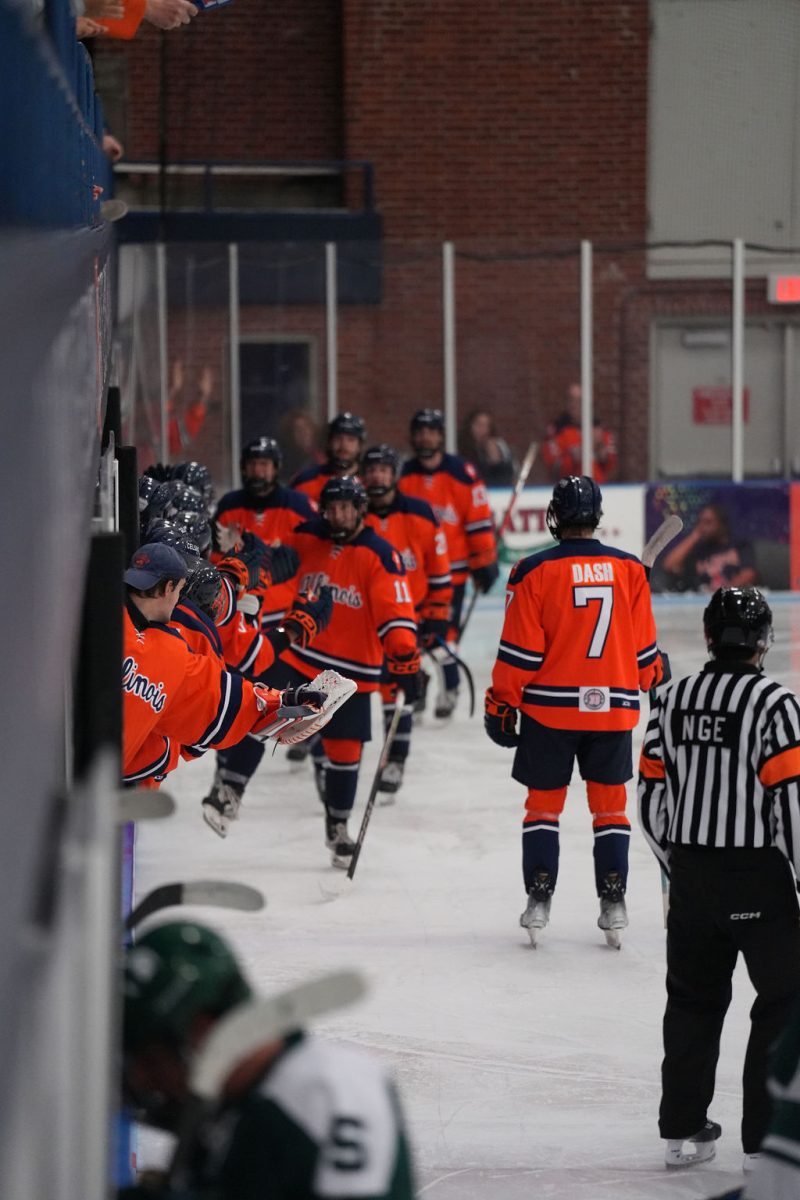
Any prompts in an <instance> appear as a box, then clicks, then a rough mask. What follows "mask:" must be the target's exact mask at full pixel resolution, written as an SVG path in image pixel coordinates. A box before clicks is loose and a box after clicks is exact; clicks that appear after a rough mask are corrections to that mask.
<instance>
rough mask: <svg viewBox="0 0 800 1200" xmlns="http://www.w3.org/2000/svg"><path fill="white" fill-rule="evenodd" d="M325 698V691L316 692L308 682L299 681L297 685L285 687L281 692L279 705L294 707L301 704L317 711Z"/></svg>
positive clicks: (326, 695) (326, 696)
mask: <svg viewBox="0 0 800 1200" xmlns="http://www.w3.org/2000/svg"><path fill="white" fill-rule="evenodd" d="M327 699H328V693H327V692H318V691H317V690H316V689H315V688H314V687H312V685H311V684H310V683H301V684H300V686H299V687H290V688H286V691H285V692H283V693H282V694H281V707H282V708H295V707H296V706H297V705H300V704H302V705H304V706H306V707H307V708H313V709H316V711H317V712H319V710H320V709H321V708H322V706H323V704H324V703H325V701H326V700H327Z"/></svg>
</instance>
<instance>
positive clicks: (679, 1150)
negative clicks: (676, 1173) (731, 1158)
mask: <svg viewBox="0 0 800 1200" xmlns="http://www.w3.org/2000/svg"><path fill="white" fill-rule="evenodd" d="M721 1133H722V1128H721V1126H719V1125H718V1124H717V1122H716V1121H706V1123H705V1125H704V1126H703V1128H702V1129H700V1130H698V1132H697V1133H693V1134H692V1135H691V1137H685V1138H670V1139H669V1140H668V1141H667V1151H666V1154H665V1157H664V1162H665V1164H666V1166H668V1167H693V1166H695V1164H696V1163H704V1162H711V1160H712V1158H714V1156H715V1155H716V1153H717V1148H716V1146H715V1145H714V1143H715V1142H716V1140H717V1138H718V1137H719V1135H720V1134H721Z"/></svg>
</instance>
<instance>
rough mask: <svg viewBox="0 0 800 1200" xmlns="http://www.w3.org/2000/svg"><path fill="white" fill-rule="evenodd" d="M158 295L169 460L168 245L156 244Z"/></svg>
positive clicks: (165, 458) (164, 455)
mask: <svg viewBox="0 0 800 1200" xmlns="http://www.w3.org/2000/svg"><path fill="white" fill-rule="evenodd" d="M156 295H157V301H158V381H159V389H158V390H159V403H160V406H161V414H160V415H161V421H160V431H161V432H160V437H161V461H162V462H163V463H167V462H169V415H168V413H167V407H168V404H169V353H168V351H169V347H168V343H167V247H166V246H165V245H164V243H163V242H158V244H157V245H156Z"/></svg>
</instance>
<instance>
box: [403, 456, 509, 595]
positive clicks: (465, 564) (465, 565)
mask: <svg viewBox="0 0 800 1200" xmlns="http://www.w3.org/2000/svg"><path fill="white" fill-rule="evenodd" d="M397 486H398V488H399V489H400V491H401V492H403V493H404V495H406V496H416V498H417V499H418V500H425V501H427V503H428V504H430V506H431V508H432V509H433V511H434V512H435V513H436V516H437V517H438V518H439V523H440V524H441V526H442V529H443V530H444V532H445V536H446V538H447V552H448V555H449V558H450V570H451V572H452V576H453V586H456V585H458V584H462V583H464V581H465V580H466V578H467V575H468V574H469V572H470V571H474V570H476V568H478V567H485V566H487V565H488V564H489V563H493V562H495V561H496V559H497V543H496V541H495V536H494V518H493V517H492V510H491V508H490V507H489V500H488V498H487V495H486V487H485V485H484V483H483V480H482V479H481V477H480V475H479V474H478V472H477V471H476V470H475V468H474V467H473V465H472V463H469V462H466V461H465V460H464V459H463V458H459V456H458V455H457V454H445V455H444V457H443V458H442V461H441V463H440V464H439V466H438V467H435V468H433V469H431V468H430V467H426V466H425V464H424V463H423V462H420V460H419V459H417V458H412V459H410V460H409V461H408V462H407V463H406V464H405V466H404V467H403V473H402V475H401V476H400V479H399V480H398V484H397Z"/></svg>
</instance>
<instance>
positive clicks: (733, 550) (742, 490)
mask: <svg viewBox="0 0 800 1200" xmlns="http://www.w3.org/2000/svg"><path fill="white" fill-rule="evenodd" d="M791 486H792V490H794V485H791ZM789 489H790V485H789V484H786V483H741V484H734V483H722V482H720V483H713V482H709V481H707V480H698V481H695V482H692V481H682V482H680V483H661V484H653V485H651V486H649V487H648V488H647V497H646V505H645V524H646V536H647V537H649V536H650V535H651V534H652V533H653V532H654V530H655V529H657V528H658V526H659V525H660V523H661V522H662V521H663V519H664V517H665V516H666V515H667V514H668V513H672V512H674V513H677V514H678V516H680V517H681V518H682V519H683V525H684V528H683V532H682V533H681V534H680V536H679V537H678V538H676V539H675V541H674V542H673V543H672V544H671V545H670V546H667V547H666V548H665V550H664V551H663V553H662V554H661V557H660V558H659V560H658V561H657V562H656V564H655V566H654V567H653V573H652V577H651V580H650V583H651V586H652V588H653V591H663V592H713V591H715V589H716V588H718V587H747V586H749V585H753V584H755V585H757V586H758V587H762V588H765V589H768V590H774V591H786V590H787V589H789V588H790V587H794V588H796V587H798V584H799V583H800V581H799V580H798V570H795V569H792V570H791V571H790V547H791V544H792V538H791V535H790V503H789V500H790V495H789ZM795 540H796V539H795Z"/></svg>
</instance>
